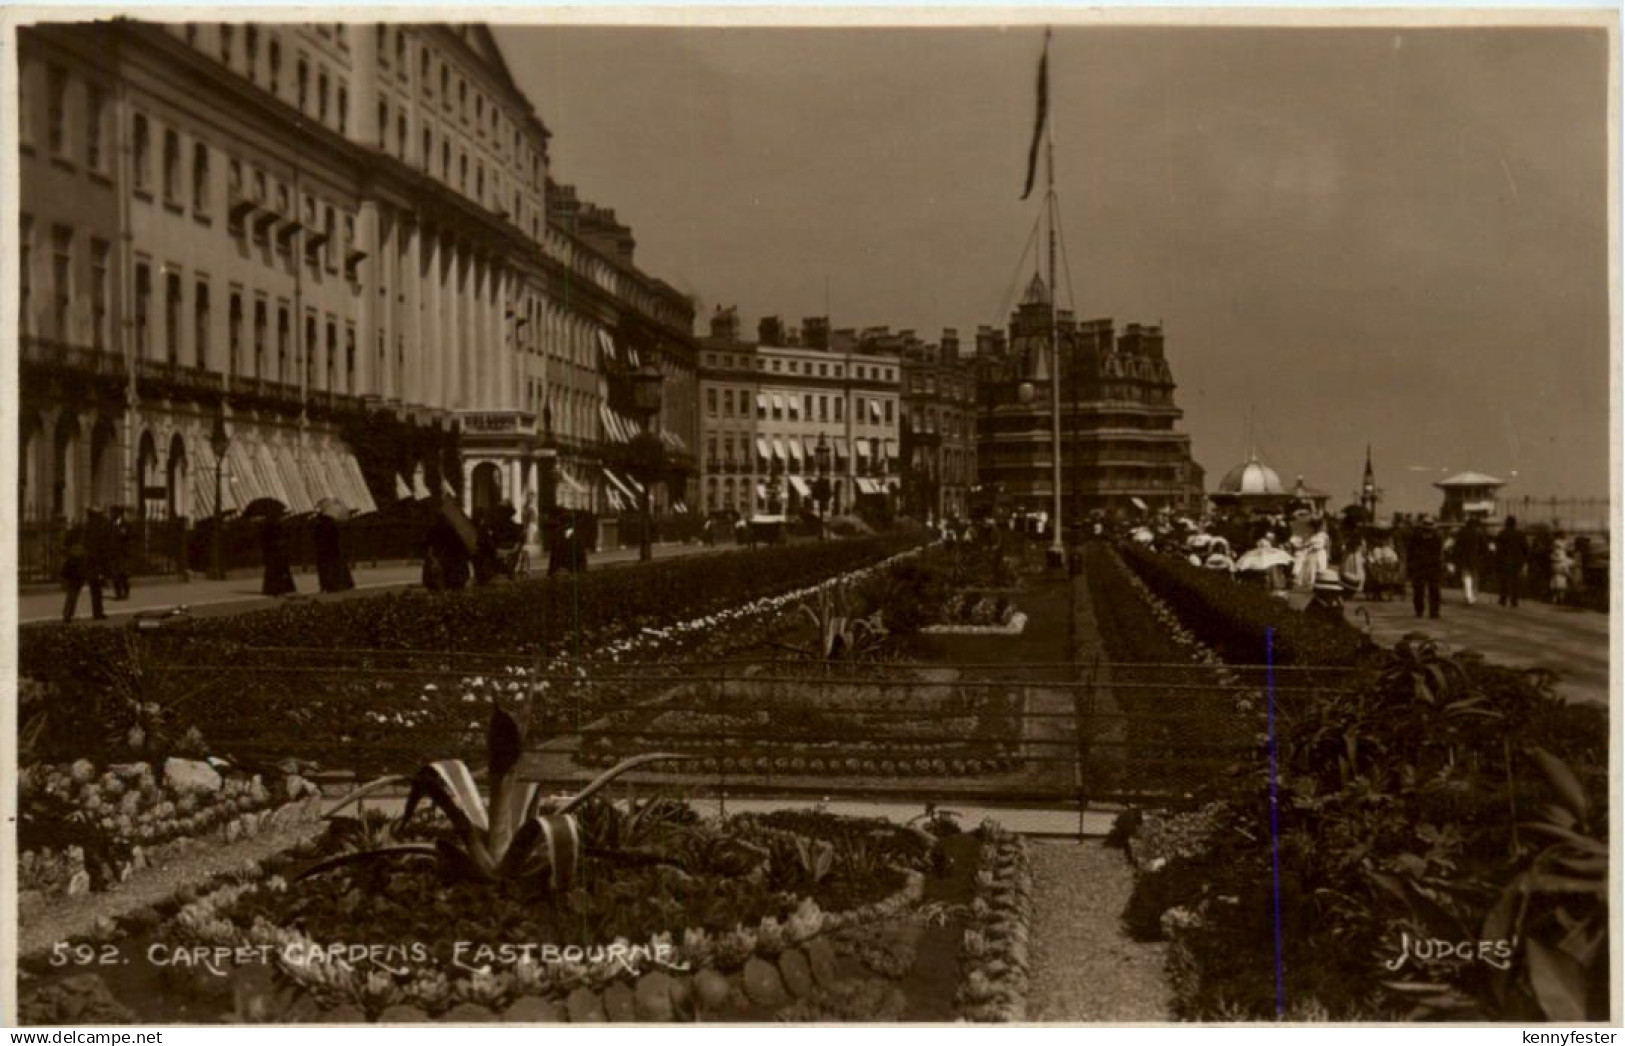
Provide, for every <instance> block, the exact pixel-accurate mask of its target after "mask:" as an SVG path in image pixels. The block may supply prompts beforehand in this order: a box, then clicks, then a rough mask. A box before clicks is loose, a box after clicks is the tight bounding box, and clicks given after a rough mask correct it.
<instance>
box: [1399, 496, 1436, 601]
mask: <svg viewBox="0 0 1625 1046" xmlns="http://www.w3.org/2000/svg"><path fill="white" fill-rule="evenodd" d="M1405 574H1406V576H1407V577H1409V578H1410V582H1411V606H1412V607H1414V608H1415V610H1416V616H1417V617H1421V616H1422V611H1423V609H1424V604H1425V609H1426V610H1427V615H1428V617H1430V618H1436V617H1438V616H1439V583H1440V581H1442V580H1443V576H1444V540H1443V539H1442V538H1441V537H1440V536H1439V528H1438V526H1436V525H1435V524H1434V522H1433V518H1432V517H1431V516H1423V517H1422V518H1421V520H1420V522H1419V523H1418V525H1417V526H1416V528H1415V529H1414V530H1412V531H1411V537H1410V542H1409V544H1408V545H1407V547H1406V550H1405Z"/></svg>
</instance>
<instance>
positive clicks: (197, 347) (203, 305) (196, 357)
mask: <svg viewBox="0 0 1625 1046" xmlns="http://www.w3.org/2000/svg"><path fill="white" fill-rule="evenodd" d="M195 295H196V296H195V297H194V298H193V299H192V366H194V367H197V368H199V369H202V368H204V367H207V366H208V365H209V324H210V322H211V320H210V317H209V281H208V280H198V281H197V289H196V292H195Z"/></svg>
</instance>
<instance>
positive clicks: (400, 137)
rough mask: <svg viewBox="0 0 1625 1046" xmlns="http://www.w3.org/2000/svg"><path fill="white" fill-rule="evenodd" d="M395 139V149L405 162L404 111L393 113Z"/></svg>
mask: <svg viewBox="0 0 1625 1046" xmlns="http://www.w3.org/2000/svg"><path fill="white" fill-rule="evenodd" d="M395 139H396V146H395V147H396V150H397V151H398V152H399V153H400V159H401V162H402V163H405V162H406V148H407V134H406V114H405V113H397V114H396V115H395Z"/></svg>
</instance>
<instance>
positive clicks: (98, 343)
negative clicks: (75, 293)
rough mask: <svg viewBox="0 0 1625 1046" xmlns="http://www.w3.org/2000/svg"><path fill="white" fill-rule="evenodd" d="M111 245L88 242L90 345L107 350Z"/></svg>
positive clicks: (98, 241)
mask: <svg viewBox="0 0 1625 1046" xmlns="http://www.w3.org/2000/svg"><path fill="white" fill-rule="evenodd" d="M112 252H113V245H112V244H110V243H108V242H107V241H106V240H91V241H90V343H91V345H93V346H95V347H96V348H98V349H105V348H107V306H108V289H109V286H110V285H109V283H108V280H109V278H110V277H109V274H108V266H109V264H110V262H111V259H112V256H113V253H112Z"/></svg>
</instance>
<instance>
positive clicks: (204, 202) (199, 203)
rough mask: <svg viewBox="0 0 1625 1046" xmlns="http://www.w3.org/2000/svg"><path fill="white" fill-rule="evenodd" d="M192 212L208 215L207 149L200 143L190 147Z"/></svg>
mask: <svg viewBox="0 0 1625 1046" xmlns="http://www.w3.org/2000/svg"><path fill="white" fill-rule="evenodd" d="M192 210H193V211H195V212H197V213H198V214H200V215H205V214H208V213H209V147H208V146H207V145H205V144H203V143H202V142H195V143H193V145H192Z"/></svg>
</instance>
